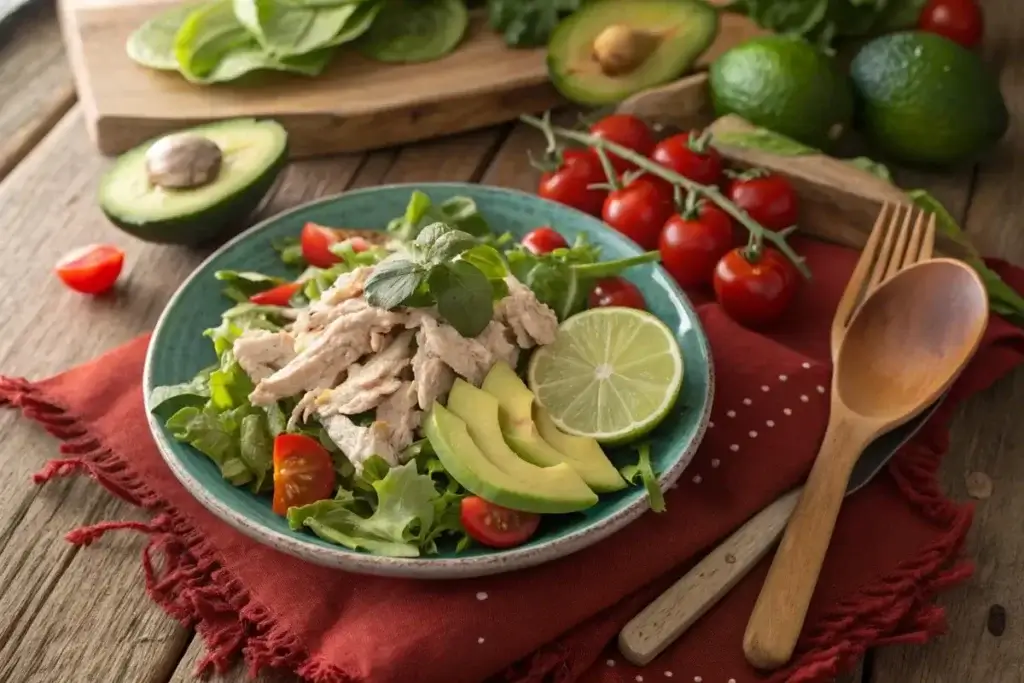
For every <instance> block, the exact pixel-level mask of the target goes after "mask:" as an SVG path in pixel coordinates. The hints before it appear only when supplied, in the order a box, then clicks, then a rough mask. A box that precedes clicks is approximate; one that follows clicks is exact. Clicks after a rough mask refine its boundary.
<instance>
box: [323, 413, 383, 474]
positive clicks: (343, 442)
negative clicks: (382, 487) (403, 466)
mask: <svg viewBox="0 0 1024 683" xmlns="http://www.w3.org/2000/svg"><path fill="white" fill-rule="evenodd" d="M322 424H323V426H324V429H326V430H327V436H329V437H331V441H333V442H334V443H336V444H337V445H338V448H340V449H341V452H342V453H344V454H345V457H346V458H348V461H349V462H350V463H352V466H353V467H355V469H356V473H359V472H362V471H363V463H364V462H366V460H367V459H368V458H369V457H370V456H371V455H377V456H380V457H381V458H383V459H384V460H386V461H387V462H388V464H390V465H397V464H398V455H397V454H396V452H395V449H394V448H393V447H392V445H391V432H390V430H389V429H388V426H387V425H386V424H385V423H383V422H379V421H378V422H374V423H373V424H371V425H370V426H369V427H360V426H359V425H357V424H356V423H355V422H353V421H352V420H350V419H349V418H348V417H346V416H345V415H338V414H335V415H329V416H328V417H325V418H323V420H322Z"/></svg>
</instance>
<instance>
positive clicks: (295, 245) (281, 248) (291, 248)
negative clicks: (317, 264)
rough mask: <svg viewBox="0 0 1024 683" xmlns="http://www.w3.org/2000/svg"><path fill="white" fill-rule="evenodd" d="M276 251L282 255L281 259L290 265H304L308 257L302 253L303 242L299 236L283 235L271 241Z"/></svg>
mask: <svg viewBox="0 0 1024 683" xmlns="http://www.w3.org/2000/svg"><path fill="white" fill-rule="evenodd" d="M270 246H271V247H273V249H274V251H276V252H277V253H278V254H280V255H281V260H282V261H283V262H284V263H285V265H288V266H304V265H306V258H305V257H304V256H303V255H302V243H301V242H299V238H298V237H282V238H279V239H276V240H274V241H273V242H271V243H270Z"/></svg>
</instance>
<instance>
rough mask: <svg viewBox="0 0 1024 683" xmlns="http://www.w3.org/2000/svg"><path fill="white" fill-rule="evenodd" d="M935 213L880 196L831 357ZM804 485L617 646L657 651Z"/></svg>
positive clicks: (781, 518)
mask: <svg viewBox="0 0 1024 683" xmlns="http://www.w3.org/2000/svg"><path fill="white" fill-rule="evenodd" d="M934 247H935V216H934V215H932V216H930V217H927V216H926V215H925V214H924V213H923V212H921V211H918V210H916V209H915V208H914V207H913V206H910V205H899V204H890V203H886V204H884V205H883V206H882V210H881V211H880V212H879V214H878V218H877V220H876V221H875V225H874V227H873V228H872V230H871V235H870V236H869V237H868V241H867V244H865V245H864V251H863V252H862V253H861V256H860V260H859V261H858V262H857V266H856V267H855V268H854V270H853V274H852V275H851V276H850V282H849V283H848V284H847V286H846V290H845V291H844V292H843V296H842V298H841V299H840V301H839V306H838V308H837V309H836V314H835V317H834V318H833V321H832V338H831V344H832V361H833V362H835V360H836V355H837V353H838V350H839V347H840V345H841V343H842V340H843V337H844V335H845V334H846V330H847V328H848V327H849V325H850V321H851V320H853V316H854V314H855V313H856V312H857V309H858V308H859V307H860V304H861V302H862V301H863V300H864V299H865V298H866V297H867V296H868V294H870V293H871V292H873V291H874V290H875V289H876V288H877V287H878V286H879V285H881V284H882V283H883V282H885V281H886V280H887V279H889V278H890V277H892V276H893V275H895V274H896V273H898V272H899V271H901V270H902V269H904V268H907V267H908V266H911V265H913V264H915V263H918V262H920V261H926V260H928V259H930V258H931V257H932V252H933V250H934ZM801 491H802V489H799V488H798V489H795V490H793V491H790V492H789V493H787V494H785V495H784V496H782V497H781V498H779V499H778V500H776V501H775V502H774V503H772V504H771V505H769V506H768V507H766V508H764V509H763V510H762V511H761V512H759V513H758V514H757V515H755V516H754V517H752V518H751V519H750V520H748V521H747V523H746V524H744V525H743V526H742V527H740V528H739V529H738V530H736V531H735V532H733V534H732V535H731V536H729V538H727V539H726V540H725V541H724V542H722V544H721V545H719V546H718V547H717V548H715V549H714V550H713V551H711V553H710V554H708V555H707V556H706V557H705V558H704V559H703V560H701V561H700V562H699V563H698V564H697V565H696V566H695V567H694V568H693V569H691V570H690V571H689V572H687V573H686V575H685V576H683V577H682V578H681V579H679V580H678V581H677V582H676V583H675V584H673V585H672V586H671V587H670V588H669V589H668V590H666V591H665V592H664V593H662V594H661V595H660V596H659V597H658V598H657V599H655V600H654V602H652V603H651V604H650V605H648V606H647V607H646V608H645V609H644V610H643V611H642V612H640V613H639V614H637V615H636V616H635V617H633V619H632V620H631V621H630V622H629V623H628V624H626V626H625V627H623V629H622V631H621V632H620V633H619V650H620V651H621V652H622V654H623V656H624V657H625V658H626V659H627V660H629V661H630V662H632V663H634V664H637V665H639V666H643V665H645V664H648V663H649V662H650V661H651V660H652V659H654V658H655V657H657V656H658V655H659V654H660V653H661V652H662V651H663V650H664V649H665V648H666V647H668V645H669V644H671V643H672V642H673V641H674V640H675V639H676V638H678V637H679V636H680V635H682V634H683V633H684V632H685V631H686V630H687V629H689V628H690V626H692V625H693V624H694V623H695V622H696V621H697V620H698V619H700V618H701V617H702V616H703V615H704V614H705V613H706V612H707V611H708V610H709V609H710V608H711V607H712V606H713V605H715V603H717V602H718V601H719V600H720V599H721V598H722V597H723V596H725V594H726V593H728V592H729V591H730V590H731V589H732V588H733V586H735V585H736V584H737V583H738V582H739V581H740V579H742V578H743V577H744V576H746V575H747V573H749V571H750V570H751V569H752V568H753V567H754V566H755V565H756V564H757V563H758V562H759V561H760V560H761V558H763V557H764V556H765V555H766V554H767V553H768V551H769V550H771V548H772V547H773V546H774V545H775V543H776V542H778V540H779V538H780V537H781V536H782V532H783V531H784V530H785V528H786V523H787V522H788V521H789V518H790V516H791V515H792V514H793V510H794V509H795V508H796V504H797V501H798V500H799V498H800V493H801Z"/></svg>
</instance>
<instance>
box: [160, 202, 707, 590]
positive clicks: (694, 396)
mask: <svg viewBox="0 0 1024 683" xmlns="http://www.w3.org/2000/svg"><path fill="white" fill-rule="evenodd" d="M414 189H419V190H422V191H424V192H426V193H427V194H428V195H429V196H430V197H431V199H433V200H434V201H435V202H440V201H443V200H445V199H447V198H449V197H453V196H458V195H462V196H468V197H472V198H473V199H474V200H475V201H476V203H477V205H478V207H479V209H480V212H481V213H482V214H483V215H484V217H485V218H486V219H487V220H488V221H489V222H490V224H491V226H492V228H493V229H494V230H495V231H497V232H505V231H509V232H512V233H513V234H515V235H518V236H522V235H524V234H525V233H527V232H528V231H529V230H531V229H533V228H534V227H536V226H538V225H551V226H554V227H555V228H556V229H557V230H558V231H559V232H560V233H562V234H563V235H564V236H565V237H566V238H568V240H569V241H570V242H572V240H573V239H574V238H575V236H576V235H577V234H578V233H581V232H583V233H586V234H587V237H588V238H589V239H590V240H591V241H592V242H594V243H596V244H598V245H600V247H601V251H602V256H603V258H606V259H612V258H620V257H624V256H630V255H635V254H637V253H639V250H638V248H637V247H636V245H634V244H633V243H632V242H631V241H629V240H627V239H625V238H623V237H622V236H620V235H619V234H618V233H616V232H614V231H613V230H611V229H609V228H607V227H605V226H604V225H603V224H602V223H601V222H600V221H598V220H596V219H594V218H592V217H590V216H587V215H585V214H583V213H581V212H579V211H576V210H574V209H571V208H568V207H565V206H562V205H561V204H556V203H554V202H549V201H546V200H543V199H540V198H538V197H535V196H533V195H529V194H525V193H522V192H515V191H511V190H505V189H501V188H496V187H486V186H480V185H468V184H460V183H430V184H417V185H389V186H384V187H374V188H370V189H366V190H359V191H355V192H348V193H345V194H342V195H339V196H335V197H328V198H325V199H321V200H318V201H315V202H311V203H309V204H304V205H302V206H299V207H297V208H294V209H292V210H290V211H287V212H285V213H282V214H280V215H278V216H275V217H274V218H271V219H269V220H266V221H264V222H263V223H260V224H259V225H257V226H255V227H253V228H252V229H250V230H248V231H247V232H245V233H244V234H241V235H239V236H238V237H236V238H235V239H233V240H231V241H230V242H228V243H227V244H225V245H224V246H223V247H222V248H221V249H219V250H218V251H217V252H216V253H215V254H213V255H212V256H211V257H210V258H208V259H207V260H206V261H205V262H204V263H203V264H202V265H201V266H199V268H197V269H196V271H195V272H194V273H193V274H192V275H191V276H190V277H189V278H188V280H186V281H185V283H184V284H182V285H181V287H180V288H179V289H178V291H177V292H176V293H175V295H174V297H173V298H172V299H171V301H170V303H168V304H167V308H166V309H165V310H164V312H163V314H162V315H161V316H160V321H159V322H158V323H157V326H156V330H155V332H154V334H153V338H152V342H151V343H150V347H149V351H148V354H147V357H146V367H145V375H144V378H143V387H144V391H145V395H146V403H147V405H146V408H147V413H148V412H149V408H150V406H149V395H150V393H151V391H152V389H153V387H156V386H160V385H163V384H175V383H178V382H183V381H187V380H188V379H190V378H192V377H193V376H194V375H195V373H196V372H198V371H199V370H200V369H201V368H203V367H205V366H208V365H210V364H211V363H213V362H214V361H215V360H216V357H215V355H214V352H213V348H212V345H211V344H210V341H209V340H208V339H207V338H205V337H203V336H202V332H203V330H204V329H206V328H208V327H214V326H216V325H218V324H219V322H220V314H221V312H222V311H224V310H226V309H227V308H228V307H229V305H230V302H228V301H227V300H226V299H225V298H224V297H223V296H222V295H221V293H220V283H219V282H218V281H217V280H216V279H215V278H214V276H213V274H214V272H215V271H217V270H222V269H233V270H256V271H261V272H265V273H271V274H276V275H282V276H288V275H289V272H288V269H287V268H286V267H285V266H284V265H283V264H282V263H281V262H280V260H279V259H278V255H277V253H276V252H275V251H274V250H273V248H272V247H271V243H272V242H273V241H274V240H275V239H277V238H281V237H286V236H296V235H298V234H299V231H300V230H301V229H302V226H303V224H305V223H306V222H307V221H313V222H316V223H320V224H323V225H334V226H358V227H361V228H372V227H375V226H384V225H386V224H387V222H388V220H389V219H391V218H393V217H395V216H398V215H401V214H402V213H403V212H404V210H405V205H406V203H407V202H408V200H409V195H410V194H411V193H412V191H413V190H414ZM628 277H629V279H630V280H632V281H633V282H634V283H635V284H636V285H637V286H638V287H639V288H640V290H641V291H642V292H643V294H644V297H645V298H646V300H647V304H648V308H649V309H650V310H651V312H652V313H654V314H655V315H657V316H658V317H659V318H661V319H662V320H663V321H664V322H665V323H667V324H668V326H669V328H671V329H672V330H673V331H674V332H675V335H676V339H677V340H678V342H679V345H680V346H681V347H682V351H683V359H684V375H683V390H682V395H681V396H680V398H679V400H678V401H677V403H676V407H675V409H674V410H673V412H672V413H671V414H670V415H669V416H668V418H667V419H666V420H665V421H664V422H663V423H662V424H661V425H660V426H659V427H658V428H657V429H656V430H655V432H654V433H653V434H652V435H651V436H652V440H653V449H652V456H653V464H654V468H655V471H656V472H658V473H660V480H661V484H662V486H663V487H666V488H667V487H668V486H670V485H672V484H673V483H674V482H675V481H676V480H677V479H678V478H679V476H680V475H681V474H682V472H683V470H684V469H685V468H686V466H687V465H688V464H689V463H690V460H691V459H692V457H693V454H694V452H695V451H696V449H697V446H698V444H699V443H700V441H701V439H702V438H703V436H704V431H705V429H706V427H707V423H708V418H709V416H710V413H711V402H712V396H713V389H714V373H713V369H712V365H711V355H710V352H709V348H708V343H707V339H706V337H705V335H704V332H703V330H702V328H701V325H700V321H699V320H698V318H697V314H696V313H695V312H694V310H693V307H692V306H691V305H690V303H689V301H688V300H687V299H686V297H685V295H684V294H683V293H682V292H681V291H680V290H679V288H678V287H677V286H676V285H675V283H674V282H673V281H672V279H671V277H669V276H668V274H667V273H666V272H665V271H664V270H663V269H662V268H661V267H660V266H657V265H644V266H639V267H636V268H633V269H631V270H630V271H629V272H628ZM150 426H151V428H152V431H153V435H154V437H155V438H156V442H157V444H158V446H159V447H160V451H161V453H162V454H163V457H164V459H165V460H166V461H167V464H168V465H169V466H170V468H171V471H173V472H174V474H175V476H177V478H178V479H179V481H181V483H182V484H183V485H184V486H185V488H187V489H188V490H189V491H190V492H191V493H192V495H194V496H195V497H196V498H197V499H198V500H199V502H200V503H202V504H203V505H204V506H205V507H206V508H208V509H209V510H210V511H211V512H213V513H214V514H215V515H217V516H218V517H220V518H221V519H223V520H224V521H226V522H227V523H228V524H231V525H232V526H234V527H235V528H237V529H238V530H239V531H241V532H243V533H245V534H248V535H249V536H251V537H252V538H254V539H256V540H257V541H259V542H261V543H265V544H268V545H270V546H273V547H274V548H277V549H278V550H281V551H283V552H286V553H290V554H292V555H296V556H298V557H300V558H303V559H305V560H308V561H310V562H315V563H318V564H322V565H328V566H331V567H336V568H338V569H343V570H347V571H353V572H361V573H370V574H379V575H390V576H405V577H414V578H455V577H466V576H480V575H485V574H495V573H499V572H504V571H509V570H513V569H520V568H523V567H528V566H532V565H536V564H540V563H542V562H547V561H549V560H553V559H556V558H559V557H562V556H564V555H568V554H569V553H572V552H575V551H577V550H580V549H581V548H584V547H586V546H588V545H590V544H592V543H595V542H597V541H599V540H601V539H603V538H606V537H607V536H609V535H611V534H612V533H614V532H616V531H618V530H619V529H621V528H622V527H624V526H626V525H627V524H629V523H630V522H631V521H633V520H635V519H636V518H637V517H639V516H640V515H641V514H643V513H644V511H645V510H647V509H648V503H647V497H646V495H645V493H644V490H643V488H642V487H631V488H629V489H626V490H624V491H620V492H617V493H614V494H606V495H602V496H601V500H600V502H599V503H598V504H597V505H596V506H594V507H593V508H590V509H589V510H587V511H585V512H583V513H577V514H573V515H558V516H550V517H546V518H545V520H544V522H543V523H542V525H541V527H540V529H539V530H538V533H537V534H536V535H535V536H534V537H533V538H532V539H531V540H530V541H529V542H528V543H527V544H525V545H523V546H520V547H517V548H513V549H507V550H489V549H486V548H482V547H474V548H472V549H470V550H468V551H466V552H463V553H459V554H455V553H454V551H453V549H450V548H449V549H445V548H442V552H441V553H440V554H438V555H434V556H429V557H423V558H415V559H407V558H390V557H377V556H374V555H369V554H367V553H363V552H357V551H352V550H348V549H346V548H343V547H339V546H336V545H331V544H329V543H327V542H325V541H322V540H320V539H319V538H317V537H315V536H314V535H313V534H311V533H307V532H302V531H292V530H291V529H289V528H288V525H287V523H286V522H285V520H284V519H283V518H281V517H278V516H277V515H275V514H274V513H273V512H272V511H271V509H270V499H269V497H260V496H256V495H253V494H252V493H250V492H249V491H247V490H245V489H240V488H235V487H234V486H232V485H231V484H229V483H228V482H227V481H225V480H224V479H223V478H221V476H220V472H219V470H218V469H217V467H216V466H215V465H214V464H213V463H212V462H211V461H209V460H208V459H207V458H206V457H205V456H204V455H202V454H201V453H199V452H198V451H196V450H193V449H192V448H191V447H190V446H187V445H185V444H181V443H178V442H177V441H175V440H174V439H173V438H172V437H171V435H170V434H169V432H168V431H167V430H166V429H165V428H164V426H163V424H162V423H161V422H160V421H158V420H157V419H155V418H154V417H153V416H152V415H151V414H150ZM610 455H611V457H612V458H613V459H614V460H617V462H616V464H617V465H621V464H625V462H626V458H627V457H631V458H633V459H634V460H635V454H633V453H627V452H624V453H622V454H617V453H610Z"/></svg>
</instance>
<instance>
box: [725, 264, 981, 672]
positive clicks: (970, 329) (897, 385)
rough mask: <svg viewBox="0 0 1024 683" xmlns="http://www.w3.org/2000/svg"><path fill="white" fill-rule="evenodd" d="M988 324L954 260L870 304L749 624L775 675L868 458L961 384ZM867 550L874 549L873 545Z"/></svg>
mask: <svg viewBox="0 0 1024 683" xmlns="http://www.w3.org/2000/svg"><path fill="white" fill-rule="evenodd" d="M987 324H988V296H987V294H986V292H985V287H984V285H983V284H982V282H981V279H980V278H979V277H978V275H977V273H975V272H974V270H973V269H972V268H970V267H969V266H967V265H966V264H964V263H962V262H960V261H956V260H953V259H935V260H931V261H925V262H922V263H919V264H917V265H914V266H911V267H909V268H907V269H906V270H904V271H902V272H900V273H898V274H897V275H895V276H893V277H892V279H890V280H889V281H888V282H886V283H885V284H883V285H882V286H881V287H879V288H878V289H877V290H875V291H874V292H873V293H872V294H871V295H870V296H869V297H868V298H867V299H866V300H865V301H864V303H863V304H862V307H861V309H860V310H859V311H858V312H857V314H856V316H855V317H854V319H853V321H852V322H851V323H850V327H849V329H848V331H847V333H846V338H845V339H844V340H843V343H842V347H841V348H840V350H839V356H838V358H837V360H836V364H835V369H834V371H833V374H832V412H831V415H830V418H829V424H828V428H827V429H826V431H825V438H824V440H823V442H822V445H821V450H820V452H819V454H818V457H817V459H816V460H815V462H814V466H813V467H812V469H811V473H810V475H809V476H808V478H807V483H806V485H805V486H804V490H803V493H802V494H801V495H800V500H799V502H798V503H797V506H796V510H795V511H794V512H793V516H792V518H791V519H790V521H789V524H788V526H787V527H786V532H785V534H784V535H783V537H782V543H781V544H780V545H779V549H778V551H777V552H776V554H775V559H774V560H773V561H772V566H771V569H770V570H769V571H768V578H767V579H766V580H765V583H764V586H763V587H762V588H761V594H760V595H759V596H758V599H757V604H756V605H755V606H754V611H753V613H752V614H751V616H750V621H749V622H748V624H747V631H746V634H745V635H744V638H743V651H744V654H745V655H746V658H747V660H748V661H749V662H750V663H751V664H752V665H754V666H755V667H758V668H760V669H774V668H777V667H780V666H782V665H783V664H785V663H786V662H788V661H789V659H790V657H791V656H792V655H793V650H794V648H795V647H796V642H797V638H798V637H799V635H800V631H801V629H802V628H803V623H804V619H805V617H806V616H807V608H808V606H809V605H810V602H811V596H812V595H813V593H814V588H815V584H816V583H817V581H818V575H819V573H820V571H821V566H822V563H823V561H824V559H825V552H826V551H827V549H828V544H829V540H830V539H831V537H832V531H833V528H834V526H835V522H836V517H837V516H838V514H839V507H840V503H841V501H842V499H843V494H844V493H845V491H846V486H847V482H848V480H849V478H850V473H851V471H852V470H853V466H854V464H855V463H856V462H857V458H858V457H859V456H860V454H861V452H862V451H863V450H864V448H865V447H866V446H867V445H868V444H869V443H871V441H872V440H873V439H874V438H875V437H876V436H878V435H879V434H882V433H883V432H886V431H888V430H890V429H892V428H894V427H897V426H899V425H901V424H903V423H905V422H907V421H908V420H910V419H911V418H913V417H914V416H915V415H917V414H918V413H920V412H921V411H922V410H924V409H925V408H927V407H928V406H929V405H931V404H932V403H933V402H934V401H935V400H936V399H937V398H938V397H939V396H940V395H941V394H942V392H944V391H945V390H946V389H947V388H948V387H949V385H950V384H952V382H953V380H954V379H956V377H957V375H959V374H960V371H961V370H962V369H963V368H964V366H965V365H967V362H968V361H969V360H970V359H971V356H973V355H974V352H975V351H976V350H977V348H978V344H979V343H980V342H981V337H982V334H984V332H985V327H986V325H987ZM864 543H865V552H871V539H869V538H865V539H864Z"/></svg>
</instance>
